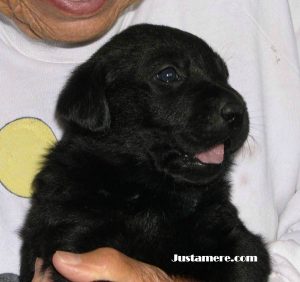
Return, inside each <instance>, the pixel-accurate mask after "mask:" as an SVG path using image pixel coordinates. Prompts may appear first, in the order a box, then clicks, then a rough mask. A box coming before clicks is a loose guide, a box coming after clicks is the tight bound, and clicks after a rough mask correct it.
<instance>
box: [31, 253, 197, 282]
mask: <svg viewBox="0 0 300 282" xmlns="http://www.w3.org/2000/svg"><path fill="white" fill-rule="evenodd" d="M53 265H54V267H55V268H56V270H57V271H58V272H60V273H61V274H62V275H63V276H64V277H66V278H67V279H69V280H70V281H72V282H89V281H99V280H100V281H101V280H105V281H114V282H119V281H120V282H127V281H128V282H192V281H191V280H190V279H189V280H188V279H184V278H179V277H170V276H168V275H167V274H166V273H165V272H163V271H162V270H161V269H159V268H158V267H155V266H152V265H149V264H146V263H143V262H140V261H137V260H134V259H132V258H130V257H127V256H126V255H124V254H122V253H120V252H119V251H117V250H115V249H112V248H100V249H97V250H95V251H92V252H89V253H84V254H80V255H79V254H73V253H67V252H61V251H58V252H56V253H55V254H54V256H53ZM40 266H41V260H39V259H38V260H37V262H36V273H35V276H34V278H33V281H32V282H51V280H50V279H49V274H48V273H47V271H46V272H45V273H44V274H43V275H42V274H41V273H40Z"/></svg>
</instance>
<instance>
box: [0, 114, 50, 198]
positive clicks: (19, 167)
mask: <svg viewBox="0 0 300 282" xmlns="http://www.w3.org/2000/svg"><path fill="white" fill-rule="evenodd" d="M55 142H56V138H55V135H54V133H53V132H52V130H51V129H50V127H49V126H48V125H47V124H45V123H44V122H43V121H41V120H39V119H37V118H20V119H17V120H14V121H12V122H10V123H9V124H7V125H5V126H4V127H3V128H2V129H0V181H1V183H2V184H3V185H4V187H5V188H6V189H7V190H9V191H10V192H12V193H14V194H15V195H18V196H20V197H30V196H31V185H32V181H33V178H34V176H35V175H36V173H37V172H38V171H39V169H40V166H41V161H42V160H43V156H44V155H45V153H46V152H47V149H49V148H50V147H51V146H52V145H53V144H54V143H55Z"/></svg>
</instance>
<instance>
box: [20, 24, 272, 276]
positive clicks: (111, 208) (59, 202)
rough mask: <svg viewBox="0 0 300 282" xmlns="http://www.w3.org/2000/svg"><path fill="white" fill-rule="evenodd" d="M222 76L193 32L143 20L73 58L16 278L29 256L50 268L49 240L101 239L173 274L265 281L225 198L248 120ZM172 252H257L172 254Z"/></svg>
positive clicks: (95, 244)
mask: <svg viewBox="0 0 300 282" xmlns="http://www.w3.org/2000/svg"><path fill="white" fill-rule="evenodd" d="M227 80H228V71H227V68H226V65H225V63H224V62H223V60H222V59H221V58H220V57H219V56H218V55H217V54H216V53H215V52H214V51H213V50H212V49H211V48H210V47H209V46H208V45H207V44H206V43H205V42H203V41H202V40H201V39H199V38H197V37H195V36H193V35H191V34H188V33H186V32H183V31H180V30H177V29H172V28H168V27H162V26H152V25H138V26H134V27H131V28H129V29H127V30H126V31H124V32H122V33H121V34H119V35H117V36H115V37H114V38H113V39H112V40H111V41H110V42H108V43H107V44H106V45H105V46H104V47H102V48H101V49H100V50H99V51H98V52H97V53H96V54H94V55H93V56H92V57H91V59H90V60H88V61H87V62H86V63H84V64H83V65H81V66H79V67H78V68H77V69H76V70H75V72H74V73H73V75H72V76H71V78H70V79H69V81H68V83H67V85H66V86H65V88H64V90H63V91H62V93H61V95H60V97H59V101H58V106H57V116H58V118H59V120H60V121H61V122H62V125H63V126H64V129H65V131H64V136H63V138H62V140H61V141H59V142H58V143H57V144H56V145H55V147H54V148H53V149H52V150H51V152H50V153H49V155H48V156H47V158H46V161H45V164H44V167H43V169H42V170H41V172H40V173H39V174H38V175H37V177H36V179H35V183H34V187H35V190H34V194H33V197H32V207H31V209H30V211H29V214H28V216H27V220H26V223H25V225H24V228H23V230H22V237H23V239H24V243H23V247H22V265H21V281H22V282H29V281H31V279H32V276H33V270H34V261H35V259H36V257H41V258H42V259H43V261H44V269H46V268H51V269H52V270H53V268H52V266H51V257H52V255H53V253H54V252H55V250H65V251H72V252H79V253H80V252H86V251H90V250H93V249H96V248H99V247H104V246H107V247H113V248H116V249H118V250H119V251H121V252H124V253H125V254H127V255H128V256H130V257H134V258H136V259H138V260H141V261H144V262H147V263H150V264H154V265H156V266H158V267H160V268H162V269H163V270H164V271H166V272H167V273H169V274H173V275H179V276H184V277H190V278H194V279H199V280H205V281H218V282H220V281H222V282H226V281H230V282H233V281H243V282H250V281H253V282H262V281H267V277H268V274H269V272H270V266H269V257H268V253H267V251H266V249H265V247H264V245H263V243H262V241H261V239H260V238H259V237H258V236H256V235H254V234H252V233H251V232H249V231H248V230H247V229H246V227H245V226H244V225H243V223H242V222H241V221H240V219H239V218H238V214H237V211H236V208H235V207H234V206H233V205H232V204H231V203H230V197H229V194H230V185H229V183H228V181H227V180H226V175H227V173H228V170H229V169H230V166H231V163H232V158H233V154H234V153H235V152H236V151H237V150H238V149H239V148H240V147H241V146H242V144H243V143H244V141H245V139H246V138H247V135H248V123H249V121H248V114H247V109H246V105H245V102H244V101H243V99H242V97H241V96H240V95H239V94H238V93H237V92H236V91H235V90H234V89H233V88H231V87H230V85H229V84H228V81H227ZM217 145H219V146H217ZM223 147H225V149H224V150H225V152H224V159H223V160H222V154H223V153H222V148H223ZM211 148H215V150H212V149H211ZM201 152H202V155H201ZM203 154H204V155H206V159H203ZM220 155H221V156H220ZM201 156H202V157H201ZM207 158H208V159H207ZM174 254H178V255H192V254H194V255H212V256H214V255H223V256H231V257H232V258H233V257H234V256H246V255H247V256H250V255H251V256H257V257H258V262H256V263H225V262H219V263H178V262H177V263H176V262H172V261H171V260H172V258H173V255H174ZM52 273H53V275H52V276H53V279H54V281H65V280H64V279H63V278H62V277H61V276H60V275H59V274H58V273H57V272H55V271H54V270H53V271H52Z"/></svg>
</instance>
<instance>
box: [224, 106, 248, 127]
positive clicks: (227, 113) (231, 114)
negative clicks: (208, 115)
mask: <svg viewBox="0 0 300 282" xmlns="http://www.w3.org/2000/svg"><path fill="white" fill-rule="evenodd" d="M244 113H245V107H244V106H243V105H241V104H237V103H227V104H226V105H225V106H223V108H221V116H222V118H223V119H224V121H226V122H227V123H230V124H233V123H239V122H241V121H242V119H243V116H244Z"/></svg>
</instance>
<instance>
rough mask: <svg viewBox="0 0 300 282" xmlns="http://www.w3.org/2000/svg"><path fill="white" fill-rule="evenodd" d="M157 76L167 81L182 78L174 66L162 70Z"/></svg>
mask: <svg viewBox="0 0 300 282" xmlns="http://www.w3.org/2000/svg"><path fill="white" fill-rule="evenodd" d="M156 77H157V78H158V79H159V80H161V81H163V82H166V83H169V82H173V81H178V80H180V76H179V75H178V73H177V72H176V70H175V69H174V68H172V67H168V68H165V69H163V70H162V71H160V72H159V73H158V74H157V75H156Z"/></svg>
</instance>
